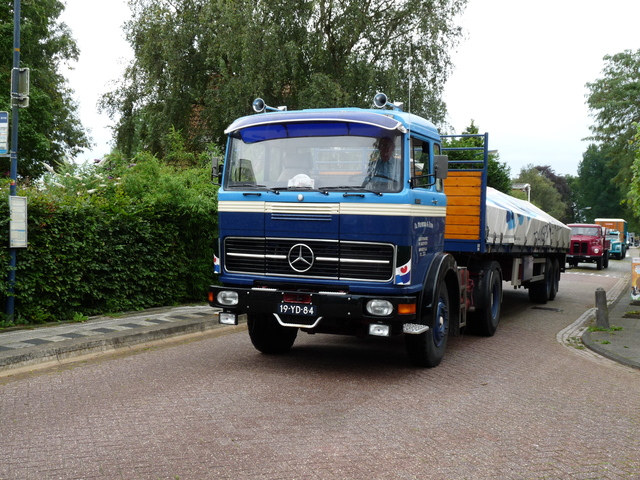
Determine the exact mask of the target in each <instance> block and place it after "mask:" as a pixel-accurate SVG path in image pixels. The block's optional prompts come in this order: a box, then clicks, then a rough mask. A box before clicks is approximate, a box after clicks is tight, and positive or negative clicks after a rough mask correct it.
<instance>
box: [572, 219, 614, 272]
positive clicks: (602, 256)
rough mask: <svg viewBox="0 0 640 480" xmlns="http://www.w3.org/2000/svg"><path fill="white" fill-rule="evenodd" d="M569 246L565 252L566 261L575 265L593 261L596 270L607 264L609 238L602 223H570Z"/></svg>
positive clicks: (605, 266)
mask: <svg viewBox="0 0 640 480" xmlns="http://www.w3.org/2000/svg"><path fill="white" fill-rule="evenodd" d="M567 226H568V227H570V228H571V246H570V249H569V253H568V254H567V263H568V264H569V265H570V266H572V267H576V266H577V265H578V263H595V264H596V268H597V269H598V270H602V269H603V268H607V267H608V266H609V255H610V250H611V240H610V239H609V237H608V236H607V229H606V228H605V227H603V226H602V225H597V224H585V223H572V224H569V225H567Z"/></svg>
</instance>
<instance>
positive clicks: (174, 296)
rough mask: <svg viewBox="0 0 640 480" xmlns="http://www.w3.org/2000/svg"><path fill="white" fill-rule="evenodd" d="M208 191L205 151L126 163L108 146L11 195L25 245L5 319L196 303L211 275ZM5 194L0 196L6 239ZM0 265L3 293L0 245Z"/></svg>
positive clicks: (4, 257)
mask: <svg viewBox="0 0 640 480" xmlns="http://www.w3.org/2000/svg"><path fill="white" fill-rule="evenodd" d="M174 134H175V132H174ZM191 164H193V162H191ZM216 188H217V187H215V186H214V185H213V184H212V183H211V181H210V169H209V167H208V162H205V159H204V156H200V157H199V164H198V165H195V166H193V167H190V168H184V166H183V167H172V166H167V165H165V164H163V163H162V162H161V161H159V160H158V159H157V158H155V157H154V156H152V155H150V154H148V153H140V154H138V155H136V157H134V158H133V159H131V160H126V159H125V158H124V157H123V156H122V155H120V154H118V153H113V154H111V155H109V156H108V157H107V158H106V159H105V160H103V161H102V162H100V164H96V165H73V164H65V165H62V166H61V167H60V168H59V169H58V171H57V172H53V171H51V172H49V173H48V174H46V175H45V176H44V178H43V179H42V181H41V182H40V183H39V184H38V185H33V186H30V187H28V188H26V189H23V190H22V191H20V192H19V194H20V195H26V196H27V197H28V240H29V247H28V248H26V249H19V250H18V251H17V262H16V267H17V268H16V284H15V313H16V315H15V317H14V319H12V321H13V322H28V323H38V322H45V321H55V320H72V319H74V318H82V316H86V315H95V314H100V313H108V312H116V311H123V310H135V309H142V308H147V307H152V306H161V305H174V304H178V303H183V302H191V301H204V300H205V298H206V291H207V287H208V285H209V284H210V283H211V282H212V281H213V270H212V258H213V251H214V245H215V242H216V241H217V219H216V211H217V194H216V193H217V192H216ZM4 189H6V187H5V188H3V190H4ZM7 198H8V195H5V196H4V198H3V199H2V200H1V201H0V232H1V233H3V234H4V238H8V227H9V225H8V222H9V218H8V217H9V211H8V202H7ZM0 262H1V263H0V264H1V265H2V266H1V267H0V274H3V277H2V279H0V286H1V287H0V296H1V297H3V300H6V297H7V292H8V285H7V276H8V268H9V267H8V265H9V256H8V250H7V249H2V251H0ZM3 303H4V302H3ZM6 323H7V320H6V319H5V324H6Z"/></svg>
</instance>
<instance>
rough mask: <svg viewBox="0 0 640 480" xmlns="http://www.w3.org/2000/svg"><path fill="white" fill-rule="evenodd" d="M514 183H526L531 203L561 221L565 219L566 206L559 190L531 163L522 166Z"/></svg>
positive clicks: (566, 213)
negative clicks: (528, 187)
mask: <svg viewBox="0 0 640 480" xmlns="http://www.w3.org/2000/svg"><path fill="white" fill-rule="evenodd" d="M514 183H528V184H529V185H530V186H531V203H533V204H534V205H535V206H537V207H538V208H540V209H542V210H544V211H545V212H546V213H548V214H549V215H551V216H552V217H554V218H556V219H558V220H560V221H561V222H566V221H567V215H568V208H567V205H566V204H565V203H564V202H563V201H562V196H561V195H560V192H559V191H558V189H557V188H556V187H555V185H554V184H553V182H552V181H551V180H549V179H548V178H547V177H546V176H544V175H543V174H542V173H541V172H540V170H539V169H538V168H537V167H534V166H533V165H532V164H529V165H527V166H525V167H523V168H522V169H521V170H520V175H518V177H517V178H516V179H514Z"/></svg>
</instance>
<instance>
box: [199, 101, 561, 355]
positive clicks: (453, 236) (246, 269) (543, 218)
mask: <svg viewBox="0 0 640 480" xmlns="http://www.w3.org/2000/svg"><path fill="white" fill-rule="evenodd" d="M374 104H375V107H376V108H372V109H357V108H347V109H314V110H301V111H286V109H282V107H281V108H273V107H268V106H266V105H265V104H264V102H263V101H262V100H260V99H257V100H256V101H255V102H254V110H256V112H258V113H257V114H256V115H251V116H247V117H242V118H239V119H237V120H236V121H234V122H233V123H232V124H231V125H230V126H229V127H228V128H227V129H226V134H227V135H228V141H227V147H226V153H225V159H224V162H223V164H222V165H220V166H219V167H218V165H217V164H214V166H213V168H212V169H213V171H214V172H213V174H214V176H215V178H216V179H217V182H218V183H219V184H220V188H219V191H218V211H219V245H218V251H217V253H216V255H215V258H214V269H215V271H216V273H219V284H218V285H211V287H210V289H209V297H208V299H209V303H210V305H211V306H213V307H216V308H220V309H221V311H220V314H219V321H220V323H223V324H237V323H238V322H240V321H244V320H246V322H247V327H248V332H249V337H250V339H251V342H252V343H253V345H254V346H255V347H256V349H258V350H259V351H261V352H263V353H266V354H277V353H284V352H286V351H288V350H289V349H290V348H291V347H292V346H293V344H294V342H295V339H296V337H297V335H298V334H299V332H304V333H308V334H316V333H328V334H344V335H353V336H368V335H372V336H379V337H390V336H395V335H404V338H405V345H406V351H407V354H408V357H409V359H410V361H411V362H412V363H413V364H414V365H416V366H420V367H434V366H436V365H438V364H439V363H440V362H441V360H442V359H443V356H444V354H445V350H446V346H447V341H448V339H449V337H450V336H452V335H453V336H458V335H460V334H461V332H462V331H463V329H465V328H468V329H469V330H472V331H475V332H477V333H478V334H480V335H485V336H491V335H493V334H494V333H495V332H496V329H497V327H498V323H499V321H500V308H501V301H502V289H503V282H510V283H511V284H512V285H513V286H514V287H515V288H526V289H528V291H529V298H530V300H531V301H533V302H537V303H546V302H547V301H549V300H553V299H554V298H555V296H556V293H557V292H558V285H559V280H560V273H561V272H562V271H564V268H565V259H566V253H567V251H568V248H569V241H570V229H569V228H568V227H566V226H565V225H563V224H562V223H561V222H559V221H557V220H555V219H554V218H552V217H550V216H549V215H547V214H546V213H544V212H543V211H541V210H540V209H538V208H536V207H535V206H534V205H532V204H530V203H528V202H526V201H521V200H518V199H516V198H513V197H510V196H509V195H506V194H503V193H500V192H498V191H496V190H494V189H492V188H489V187H487V162H488V155H489V154H488V152H489V150H488V135H487V134H484V135H478V136H475V137H476V138H479V139H480V142H478V143H481V144H482V146H479V147H468V148H463V149H462V150H463V155H465V157H464V158H462V159H460V158H458V156H457V157H456V158H457V159H456V160H455V161H453V160H452V161H451V162H448V156H447V155H448V153H449V152H451V151H453V149H451V148H447V146H446V142H447V138H445V137H444V136H441V135H440V134H439V133H438V130H437V129H436V127H435V126H434V125H433V124H432V123H431V122H429V121H427V120H425V119H424V118H421V117H419V116H416V115H413V114H410V113H407V112H404V111H402V109H401V107H400V106H398V105H396V104H391V103H389V102H388V100H387V98H386V96H385V95H384V94H378V95H376V97H375V99H374ZM216 163H217V162H216Z"/></svg>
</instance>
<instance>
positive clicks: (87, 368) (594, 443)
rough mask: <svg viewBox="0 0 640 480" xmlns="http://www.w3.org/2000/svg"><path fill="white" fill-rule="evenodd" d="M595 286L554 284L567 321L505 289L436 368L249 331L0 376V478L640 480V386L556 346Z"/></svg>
mask: <svg viewBox="0 0 640 480" xmlns="http://www.w3.org/2000/svg"><path fill="white" fill-rule="evenodd" d="M604 272H608V274H609V275H610V276H602V275H588V274H576V273H567V274H564V275H563V280H562V282H561V290H560V293H559V294H558V297H557V299H556V301H554V302H552V303H550V304H548V305H547V306H546V307H550V308H555V309H560V311H559V310H550V309H539V308H532V305H531V304H529V303H528V302H526V301H524V302H522V303H521V302H519V300H520V299H523V298H524V299H526V297H527V294H526V291H524V290H522V291H520V290H518V291H512V290H508V291H506V292H505V302H506V303H505V305H504V317H503V323H502V325H501V327H500V329H499V331H498V333H497V334H496V336H495V337H493V338H478V337H473V336H465V337H463V338H461V339H453V341H452V342H451V344H450V348H449V350H448V352H447V356H446V357H445V360H444V361H443V363H442V365H441V366H439V367H438V368H435V369H431V370H420V369H415V368H412V367H410V366H409V364H408V361H407V359H406V356H405V353H404V349H403V344H402V341H401V339H399V341H394V342H391V343H383V342H380V341H358V340H355V339H351V338H343V337H331V336H308V335H301V336H300V337H299V340H298V342H297V343H296V346H295V347H294V349H293V350H292V352H291V354H289V355H286V356H281V357H268V356H264V355H261V354H259V353H257V352H256V351H255V350H254V349H253V347H252V346H251V344H250V342H249V339H248V336H247V334H246V332H241V333H237V334H233V335H227V336H224V337H219V338H210V339H205V340H200V341H193V342H190V343H185V344H182V345H178V346H172V347H168V348H157V349H151V350H149V351H145V352H142V353H137V354H130V355H123V356H119V357H115V358H113V357H112V358H107V359H100V360H98V361H91V362H86V363H83V364H79V365H75V366H72V367H64V368H62V367H60V368H57V369H54V370H48V371H44V372H39V373H35V374H30V375H21V376H18V377H14V378H5V379H2V380H1V381H0V479H3V480H8V479H12V480H14V479H15V480H24V479H57V478H61V479H154V480H156V479H173V480H176V479H180V480H187V479H234V480H235V479H391V478H394V479H396V478H397V479H424V478H433V479H482V478H503V479H511V478H527V479H528V478H557V479H566V478H576V479H587V478H588V479H591V478H607V479H617V478H640V454H639V452H640V372H638V371H635V370H632V369H629V368H627V367H622V366H620V365H618V364H614V363H613V362H610V361H608V360H603V359H600V358H596V357H594V356H593V355H584V354H583V352H581V351H578V350H576V349H575V348H573V347H569V346H566V345H562V344H560V343H558V342H557V341H556V335H557V333H558V332H559V331H560V330H562V329H563V328H565V327H566V326H567V325H568V324H569V323H571V322H572V321H574V320H575V319H577V318H578V317H580V315H581V314H582V313H583V312H584V311H585V310H587V309H588V308H591V307H592V306H593V292H594V290H595V288H597V287H598V286H602V287H604V288H605V289H607V290H610V289H611V288H613V287H614V285H615V284H616V282H617V278H616V277H615V271H613V270H612V269H609V271H604ZM611 275H613V276H611Z"/></svg>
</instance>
